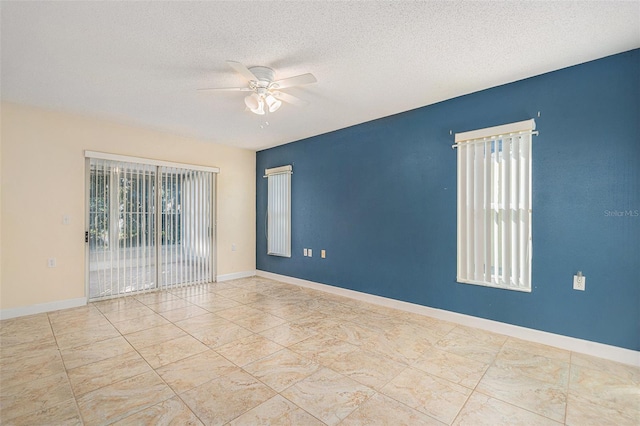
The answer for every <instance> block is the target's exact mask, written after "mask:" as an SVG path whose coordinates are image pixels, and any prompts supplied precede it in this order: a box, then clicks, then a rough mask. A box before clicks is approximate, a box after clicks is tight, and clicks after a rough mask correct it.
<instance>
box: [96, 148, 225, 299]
mask: <svg viewBox="0 0 640 426" xmlns="http://www.w3.org/2000/svg"><path fill="white" fill-rule="evenodd" d="M85 155H86V156H89V158H90V159H89V177H88V178H89V180H88V186H89V188H88V195H89V206H88V210H89V211H88V231H87V237H88V238H87V242H88V245H89V277H88V278H89V279H88V281H89V298H90V299H96V298H103V297H113V296H118V295H123V294H131V293H136V292H141V291H147V290H154V289H157V288H171V287H177V286H184V285H190V284H199V283H207V282H211V281H213V279H214V276H215V274H214V266H215V264H214V252H213V248H214V245H213V243H214V241H213V237H214V225H215V222H214V202H215V173H214V172H211V171H208V170H194V169H190V168H183V167H176V166H175V165H170V166H161V165H154V164H144V163H136V162H129V161H121V160H120V159H119V156H113V155H110V154H104V155H102V153H91V152H87V153H86V154H85ZM91 155H95V157H91ZM111 157H115V158H116V159H112V158H111ZM122 158H125V159H127V158H130V157H122ZM196 167H197V166H196Z"/></svg>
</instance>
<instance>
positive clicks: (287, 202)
mask: <svg viewBox="0 0 640 426" xmlns="http://www.w3.org/2000/svg"><path fill="white" fill-rule="evenodd" d="M292 173H293V172H292V169H291V166H282V167H276V168H273V169H266V170H265V175H266V176H265V177H266V178H267V182H268V183H267V185H268V188H267V254H270V255H273V256H283V257H291V174H292Z"/></svg>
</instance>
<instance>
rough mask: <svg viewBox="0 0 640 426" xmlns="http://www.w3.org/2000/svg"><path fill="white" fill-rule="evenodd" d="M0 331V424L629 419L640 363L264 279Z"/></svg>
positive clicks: (635, 408)
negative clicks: (625, 362) (632, 364)
mask: <svg viewBox="0 0 640 426" xmlns="http://www.w3.org/2000/svg"><path fill="white" fill-rule="evenodd" d="M0 339H1V340H0V343H1V356H0V379H1V382H0V423H2V424H6V425H10V424H17V425H66V424H69V425H74V424H85V425H106V424H118V425H155V424H174V425H201V424H207V425H223V424H229V425H288V424H290V425H305V426H306V425H337V424H340V425H394V426H396V425H411V426H416V425H443V424H446V425H451V424H453V425H474V426H475V425H502V424H522V425H534V424H535V425H537V424H540V425H554V424H568V425H580V426H582V425H636V426H637V425H638V424H640V369H637V368H633V367H630V366H625V365H622V364H617V363H614V362H610V361H606V360H602V359H598V358H593V357H589V356H585V355H581V354H578V353H571V352H568V351H564V350H560V349H557V348H552V347H548V346H542V345H538V344H534V343H530V342H526V341H522V340H518V339H514V338H510V337H507V336H502V335H498V334H492V333H489V332H485V331H482V330H478V329H472V328H468V327H464V326H459V325H456V324H453V323H447V322H444V321H439V320H436V319H433V318H428V317H423V316H419V315H415V314H410V313H406V312H402V311H396V310H393V309H388V308H383V307H379V306H375V305H370V304H366V303H362V302H359V301H355V300H351V299H346V298H341V297H338V296H335V295H331V294H327V293H322V292H319V291H313V290H309V289H304V288H299V287H296V286H291V285H288V284H283V283H280V282H276V281H271V280H267V279H263V278H247V279H242V280H236V281H229V282H224V283H219V284H210V285H206V286H198V287H191V288H184V289H177V290H172V291H164V292H158V293H150V294H144V295H139V296H135V297H127V298H123V299H116V300H107V301H101V302H97V303H92V304H90V305H88V306H86V307H82V308H76V309H69V310H64V311H57V312H51V313H48V314H39V315H33V316H30V317H23V318H16V319H10V320H5V321H1V322H0Z"/></svg>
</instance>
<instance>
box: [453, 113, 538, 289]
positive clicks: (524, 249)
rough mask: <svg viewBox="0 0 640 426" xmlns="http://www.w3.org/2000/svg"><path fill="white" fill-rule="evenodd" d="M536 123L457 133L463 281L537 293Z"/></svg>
mask: <svg viewBox="0 0 640 426" xmlns="http://www.w3.org/2000/svg"><path fill="white" fill-rule="evenodd" d="M534 129H535V121H534V120H527V121H523V122H518V123H512V124H508V125H504V126H497V127H492V128H488V129H481V130H475V131H471V132H465V133H458V134H456V145H455V147H457V149H458V188H457V190H458V202H457V204H458V212H457V214H458V253H457V262H458V266H457V280H458V281H459V282H463V283H470V284H479V285H485V286H491V287H501V288H507V289H512V290H520V291H531V257H532V256H531V138H532V135H533V134H536V133H535V132H533V130H534Z"/></svg>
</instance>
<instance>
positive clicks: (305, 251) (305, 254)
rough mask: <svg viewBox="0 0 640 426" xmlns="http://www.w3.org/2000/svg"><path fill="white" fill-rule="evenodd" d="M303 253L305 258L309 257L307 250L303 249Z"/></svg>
mask: <svg viewBox="0 0 640 426" xmlns="http://www.w3.org/2000/svg"><path fill="white" fill-rule="evenodd" d="M302 253H304V256H305V257H306V256H307V253H308V250H307V249H302Z"/></svg>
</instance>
